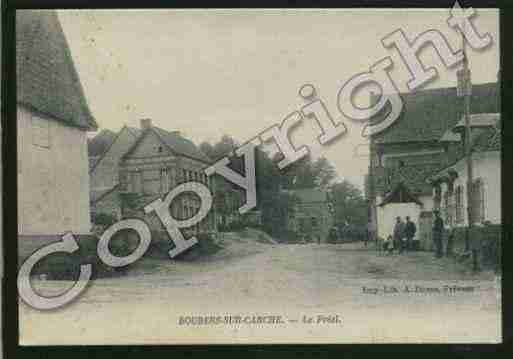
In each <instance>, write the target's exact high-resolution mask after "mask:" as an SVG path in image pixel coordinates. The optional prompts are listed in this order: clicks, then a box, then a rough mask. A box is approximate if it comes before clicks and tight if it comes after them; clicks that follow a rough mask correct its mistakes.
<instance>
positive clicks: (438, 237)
mask: <svg viewBox="0 0 513 359" xmlns="http://www.w3.org/2000/svg"><path fill="white" fill-rule="evenodd" d="M434 213H435V220H434V222H433V241H434V242H435V256H436V258H440V257H442V255H443V253H442V237H443V232H444V221H443V219H442V218H441V217H440V211H435V212H434Z"/></svg>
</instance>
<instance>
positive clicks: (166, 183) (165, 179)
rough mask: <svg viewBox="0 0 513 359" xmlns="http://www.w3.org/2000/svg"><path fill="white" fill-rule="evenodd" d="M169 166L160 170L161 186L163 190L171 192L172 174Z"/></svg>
mask: <svg viewBox="0 0 513 359" xmlns="http://www.w3.org/2000/svg"><path fill="white" fill-rule="evenodd" d="M169 172H170V171H169V168H162V169H161V170H160V188H161V192H163V193H167V192H169V189H170V188H169V187H170V181H171V178H170V177H171V176H170V175H169Z"/></svg>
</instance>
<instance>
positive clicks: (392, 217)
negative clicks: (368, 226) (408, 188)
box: [376, 203, 421, 239]
mask: <svg viewBox="0 0 513 359" xmlns="http://www.w3.org/2000/svg"><path fill="white" fill-rule="evenodd" d="M376 212H377V219H378V236H380V237H381V238H383V239H384V238H387V237H388V236H389V235H393V233H394V225H395V223H396V217H397V216H400V217H401V218H402V220H403V222H404V221H406V216H410V218H411V219H412V220H413V222H415V224H417V227H418V219H419V214H420V212H421V206H419V205H418V204H416V203H390V204H387V205H385V206H382V207H380V206H378V207H377V209H376Z"/></svg>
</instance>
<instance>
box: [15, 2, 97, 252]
mask: <svg viewBox="0 0 513 359" xmlns="http://www.w3.org/2000/svg"><path fill="white" fill-rule="evenodd" d="M16 72H17V73H16V75H17V118H16V120H17V132H18V134H17V142H18V149H17V152H18V156H17V157H18V174H17V175H18V233H19V235H20V237H34V238H36V240H34V242H38V243H39V245H36V247H35V248H38V247H39V246H40V245H42V244H41V243H43V242H41V241H43V240H44V238H46V237H48V238H52V237H53V240H55V236H57V235H60V234H62V233H64V232H66V231H72V232H73V233H74V234H76V235H87V234H89V233H90V230H91V222H90V211H89V176H88V175H87V174H88V156H87V132H88V131H92V130H96V128H97V125H96V122H95V120H94V118H93V116H92V115H91V112H90V110H89V107H88V105H87V102H86V99H85V96H84V92H83V89H82V86H81V83H80V79H79V77H78V74H77V71H76V69H75V66H74V63H73V59H72V57H71V53H70V49H69V47H68V44H67V41H66V38H65V36H64V33H63V31H62V28H61V25H60V23H59V19H58V17H57V13H56V12H55V11H30V10H22V11H17V12H16ZM27 243H32V241H29V240H22V241H20V253H21V252H26V253H28V252H30V251H31V250H34V248H28V247H26V244H27Z"/></svg>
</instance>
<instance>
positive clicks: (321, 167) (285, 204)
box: [200, 135, 367, 238]
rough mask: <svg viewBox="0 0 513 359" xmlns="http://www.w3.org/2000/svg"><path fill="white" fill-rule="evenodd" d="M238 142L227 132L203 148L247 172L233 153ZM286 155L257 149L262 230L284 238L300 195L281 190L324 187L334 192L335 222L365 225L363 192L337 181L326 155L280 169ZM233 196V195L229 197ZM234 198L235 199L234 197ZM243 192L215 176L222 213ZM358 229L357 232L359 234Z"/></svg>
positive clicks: (236, 225) (237, 225)
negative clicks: (294, 195)
mask: <svg viewBox="0 0 513 359" xmlns="http://www.w3.org/2000/svg"><path fill="white" fill-rule="evenodd" d="M237 145H238V141H236V140H235V139H233V138H232V137H230V136H227V135H224V136H223V137H222V138H221V139H220V141H219V142H217V143H215V144H210V143H206V142H204V143H202V144H201V146H200V148H201V150H202V151H203V152H205V154H206V155H207V156H209V157H210V158H212V159H213V160H217V159H219V158H222V157H223V156H229V155H230V154H232V156H230V157H229V158H230V165H229V166H230V168H231V169H233V170H234V171H236V172H239V173H241V174H242V175H244V174H245V173H244V172H245V171H244V159H243V158H242V157H237V156H233V151H234V149H235V148H236V147H237ZM282 158H283V155H282V154H281V153H278V154H276V155H275V156H274V157H273V158H270V157H269V155H268V154H267V153H266V152H264V151H262V150H260V149H258V148H257V150H256V152H255V172H256V186H257V199H258V200H257V207H258V209H259V210H260V211H261V215H262V223H263V224H262V229H263V230H265V231H266V232H267V233H269V234H270V235H272V236H273V237H276V238H285V237H286V236H290V235H291V233H285V232H287V222H288V217H289V216H290V214H291V213H292V211H293V210H294V207H295V203H296V201H297V198H294V197H293V196H291V195H290V194H287V193H286V192H284V191H282V190H294V189H301V188H322V189H325V190H328V191H329V192H330V193H331V197H330V201H331V202H332V204H333V207H334V215H335V223H337V224H344V223H346V222H347V223H351V225H353V226H355V228H366V224H367V204H366V201H365V199H364V197H363V194H362V193H361V191H360V190H359V189H358V188H357V187H356V186H354V185H353V184H351V183H350V182H348V181H346V180H344V181H341V182H338V183H334V181H335V179H336V178H337V172H336V170H335V168H334V167H333V165H332V164H331V163H330V162H329V161H328V160H327V159H326V158H324V157H320V158H318V159H316V160H312V158H311V157H310V156H305V157H304V158H302V159H300V160H298V161H296V162H294V163H293V164H291V165H289V166H287V168H285V169H283V170H280V169H279V168H278V165H277V164H278V162H279V161H280V160H281V159H282ZM230 197H231V198H230ZM234 197H235V200H234ZM244 201H245V198H244V191H242V190H240V189H239V188H238V186H236V185H233V184H232V183H231V182H229V181H227V180H226V179H224V178H223V177H220V176H216V198H215V199H214V203H215V206H216V211H217V213H219V214H229V212H231V211H236V210H237V208H230V206H229V205H228V204H229V203H234V202H235V203H243V202H244ZM242 226H244V224H243V223H242V222H241V223H232V224H230V225H229V226H227V228H222V229H221V230H237V229H240V228H242ZM358 231H361V229H359V230H356V229H352V233H354V234H355V235H358V236H361V233H359V232H358ZM356 232H358V233H356Z"/></svg>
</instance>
